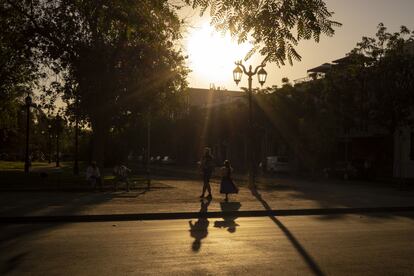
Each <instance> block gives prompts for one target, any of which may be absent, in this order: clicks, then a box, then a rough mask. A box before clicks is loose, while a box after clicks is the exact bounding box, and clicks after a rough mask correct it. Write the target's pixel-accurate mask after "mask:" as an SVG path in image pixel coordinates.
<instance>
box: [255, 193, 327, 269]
mask: <svg viewBox="0 0 414 276" xmlns="http://www.w3.org/2000/svg"><path fill="white" fill-rule="evenodd" d="M251 193H252V195H253V196H254V197H255V198H256V199H257V200H258V201H260V203H261V204H262V205H263V207H264V208H265V209H266V210H268V211H270V210H272V208H271V207H270V206H269V204H268V203H267V202H266V201H265V200H264V199H263V198H262V196H261V195H260V193H259V192H258V191H257V190H256V189H251ZM269 218H270V219H271V220H272V221H273V222H274V223H275V224H276V225H277V226H278V227H279V229H280V230H281V231H282V232H283V233H284V234H285V235H286V237H287V238H288V239H289V241H290V242H291V243H292V245H293V246H294V247H295V249H296V250H297V251H298V253H299V254H300V255H301V257H302V258H303V260H304V261H305V262H306V264H307V265H308V267H309V268H310V269H311V270H312V272H313V273H314V274H315V275H318V276H319V275H325V274H324V273H323V272H322V270H321V268H320V267H319V265H318V264H317V263H316V261H315V260H314V259H313V258H312V256H311V255H310V254H309V253H308V252H307V251H306V249H305V248H304V247H303V246H302V245H301V244H300V242H299V241H298V240H297V239H296V237H295V236H294V235H293V234H292V232H290V231H289V229H288V228H287V227H286V226H285V225H284V224H283V223H282V222H281V221H280V220H278V219H277V218H276V217H274V216H269Z"/></svg>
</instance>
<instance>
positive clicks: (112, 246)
mask: <svg viewBox="0 0 414 276" xmlns="http://www.w3.org/2000/svg"><path fill="white" fill-rule="evenodd" d="M0 237H1V239H0V249H1V251H0V252H1V253H0V264H1V270H0V274H2V275H21V274H30V275H125V274H133V275H146V274H153V275H413V273H414V239H413V237H414V214H407V213H405V214H386V215H383V214H371V215H369V216H360V215H352V216H340V217H336V216H303V217H283V218H275V217H271V218H270V217H262V218H236V217H227V218H224V219H198V220H197V219H195V220H194V219H193V220H191V221H188V220H171V221H168V220H167V221H134V222H102V223H76V224H61V225H52V224H38V225H7V226H5V225H3V226H0Z"/></svg>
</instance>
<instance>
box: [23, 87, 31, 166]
mask: <svg viewBox="0 0 414 276" xmlns="http://www.w3.org/2000/svg"><path fill="white" fill-rule="evenodd" d="M24 101H25V104H26V105H25V107H26V152H25V157H24V172H25V173H29V167H30V160H29V133H30V107H31V106H32V97H30V95H27V97H26V98H25V99H24Z"/></svg>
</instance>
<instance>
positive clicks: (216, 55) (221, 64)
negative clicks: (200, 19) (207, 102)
mask: <svg viewBox="0 0 414 276" xmlns="http://www.w3.org/2000/svg"><path fill="white" fill-rule="evenodd" d="M250 48H251V46H250V45H249V44H248V43H245V44H241V45H239V44H237V42H236V41H234V40H232V39H231V37H230V35H229V34H226V35H224V36H223V35H222V34H220V33H218V32H217V31H216V30H215V29H214V28H213V27H211V26H210V25H209V24H208V23H205V24H204V25H202V27H201V28H197V29H194V31H193V32H192V33H190V36H189V39H188V42H187V52H188V58H189V67H190V69H191V70H192V74H193V77H194V78H196V79H199V80H200V81H201V80H202V82H203V83H214V84H215V85H216V86H226V84H228V83H230V82H232V81H233V79H232V78H233V77H232V72H233V69H234V67H235V65H234V62H235V61H237V60H241V59H243V58H244V57H245V55H246V54H247V53H248V51H249V50H250Z"/></svg>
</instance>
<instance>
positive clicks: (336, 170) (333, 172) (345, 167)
mask: <svg viewBox="0 0 414 276" xmlns="http://www.w3.org/2000/svg"><path fill="white" fill-rule="evenodd" d="M324 173H325V176H326V177H329V178H330V177H337V178H341V179H344V180H348V179H354V178H357V177H358V169H357V168H355V166H354V165H352V164H351V163H350V162H348V163H347V162H343V161H341V162H337V163H335V165H334V167H332V168H326V169H324Z"/></svg>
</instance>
